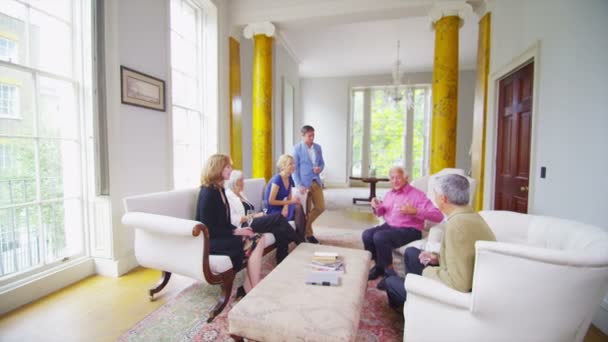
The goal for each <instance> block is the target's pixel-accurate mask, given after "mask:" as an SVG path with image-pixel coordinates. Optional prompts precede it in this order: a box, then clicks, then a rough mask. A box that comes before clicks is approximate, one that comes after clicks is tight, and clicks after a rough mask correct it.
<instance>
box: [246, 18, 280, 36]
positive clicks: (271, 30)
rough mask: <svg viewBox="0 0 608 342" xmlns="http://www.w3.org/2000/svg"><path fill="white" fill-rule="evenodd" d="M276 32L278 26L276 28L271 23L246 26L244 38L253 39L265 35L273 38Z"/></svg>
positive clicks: (265, 22) (264, 22)
mask: <svg viewBox="0 0 608 342" xmlns="http://www.w3.org/2000/svg"><path fill="white" fill-rule="evenodd" d="M276 31H277V30H276V26H274V25H273V24H272V23H271V22H269V21H263V22H259V23H252V24H249V25H247V26H245V28H244V29H243V37H245V38H247V39H251V38H253V37H254V36H257V35H259V34H264V35H266V36H267V37H273V36H274V35H275V33H276Z"/></svg>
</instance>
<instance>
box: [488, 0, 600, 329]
mask: <svg viewBox="0 0 608 342" xmlns="http://www.w3.org/2000/svg"><path fill="white" fill-rule="evenodd" d="M495 5H496V7H495V10H494V11H493V14H492V44H491V46H492V50H491V58H490V60H491V65H490V75H491V77H494V76H496V73H499V70H501V69H503V68H504V66H505V65H507V64H508V63H509V62H510V61H511V60H513V59H515V58H517V57H518V56H519V55H521V54H522V53H523V52H524V51H525V50H526V49H528V48H529V47H530V46H532V45H533V44H534V43H535V42H539V46H540V54H539V58H538V60H537V61H536V63H535V68H538V72H537V75H538V77H537V78H536V79H535V80H534V82H536V85H537V88H536V89H537V93H536V101H537V102H536V104H535V107H534V108H535V109H536V111H535V112H534V113H533V115H534V117H535V120H536V121H535V122H534V123H535V125H534V127H533V128H532V140H533V144H534V145H533V150H532V151H531V152H532V155H533V156H534V159H533V160H531V165H530V172H531V175H530V177H531V181H533V184H534V187H531V188H530V195H531V198H532V201H531V202H530V204H529V212H530V213H533V214H540V215H550V216H557V217H563V218H568V219H573V220H577V221H581V222H586V223H590V224H596V225H599V226H601V227H604V228H606V229H608V224H607V223H606V217H605V216H606V212H607V211H608V204H607V202H606V201H605V200H604V194H605V192H606V191H607V190H608V178H607V177H606V170H608V134H607V133H606V131H607V130H608V112H607V108H608V96H607V94H608V85H607V84H606V80H607V79H608V63H606V61H607V60H608V39H606V36H605V32H607V31H608V24H606V18H607V15H608V1H603V0H587V1H568V0H557V1H556V0H536V1H525V0H513V1H509V2H506V1H496V2H495ZM514 18H516V21H517V25H513V20H514ZM494 78H495V77H494ZM491 80H492V78H491ZM489 105H490V111H489V112H488V115H489V122H488V124H489V126H488V142H489V145H488V148H487V154H486V160H488V161H489V162H488V163H487V164H488V165H486V174H487V175H492V173H493V172H494V171H493V166H492V165H491V164H493V163H492V162H491V161H492V160H493V150H494V148H495V147H494V143H493V142H494V140H495V139H494V136H495V128H494V127H495V126H494V125H495V121H496V120H495V119H494V115H493V113H495V109H494V108H495V107H496V106H495V105H494V103H490V104H489ZM541 166H546V167H547V177H546V178H545V179H541V178H540V167H541ZM486 179H489V180H490V181H491V180H492V178H491V177H488V178H486ZM492 188H493V184H492V183H490V184H486V186H485V189H486V193H485V196H484V198H485V203H484V206H485V207H486V208H490V207H491V206H490V203H491V202H490V201H491V198H492V196H491V194H492V193H491V191H492ZM604 306H605V308H608V301H607V300H604ZM594 323H595V324H596V325H598V327H600V329H602V330H603V331H604V332H607V333H608V315H607V314H606V310H604V313H603V314H602V315H598V316H597V317H596V320H595V321H594Z"/></svg>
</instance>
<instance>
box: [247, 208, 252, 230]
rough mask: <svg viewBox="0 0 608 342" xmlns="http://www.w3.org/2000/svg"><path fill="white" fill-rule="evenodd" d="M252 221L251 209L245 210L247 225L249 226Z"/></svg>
mask: <svg viewBox="0 0 608 342" xmlns="http://www.w3.org/2000/svg"><path fill="white" fill-rule="evenodd" d="M252 223H253V210H247V227H251V224H252Z"/></svg>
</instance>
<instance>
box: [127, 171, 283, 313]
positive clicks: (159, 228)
mask: <svg viewBox="0 0 608 342" xmlns="http://www.w3.org/2000/svg"><path fill="white" fill-rule="evenodd" d="M264 185H265V181H264V179H263V178H256V179H246V180H245V190H244V191H245V195H246V196H247V197H248V198H249V199H250V200H251V201H252V202H253V204H254V205H255V207H256V208H261V207H262V191H263V189H264ZM198 192H199V188H198V187H197V188H192V189H185V190H174V191H166V192H158V193H152V194H145V195H138V196H131V197H127V198H125V199H124V200H123V202H124V206H125V211H126V213H125V215H124V216H123V218H122V222H123V224H125V225H126V226H129V227H133V228H134V229H135V257H136V258H137V261H138V262H139V264H140V265H141V266H144V267H148V268H153V269H158V270H161V271H163V275H162V277H161V280H160V282H159V283H158V284H157V286H156V287H154V288H152V289H150V290H149V294H150V299H151V300H153V298H154V294H155V293H157V292H159V291H161V290H162V289H163V288H164V287H165V286H166V285H167V283H168V281H169V279H170V277H171V274H172V273H177V274H180V275H183V276H187V277H190V278H194V279H197V280H199V281H201V282H204V283H207V284H211V285H217V284H219V285H221V287H222V293H221V296H220V298H219V300H218V303H217V304H216V305H215V306H214V307H213V308H212V309H211V310H210V312H209V319H208V321H209V322H210V321H211V320H213V318H215V316H217V315H218V314H219V313H220V312H221V311H222V310H223V309H224V307H225V306H226V303H227V301H228V298H229V296H230V293H231V290H232V283H233V281H234V277H235V270H234V269H233V268H232V262H231V261H230V258H229V257H228V256H223V255H209V233H208V231H207V227H206V226H205V225H204V224H202V223H201V222H198V221H194V217H195V211H196V203H197V200H198ZM264 236H265V239H264V241H265V247H266V252H268V251H270V250H271V249H272V248H273V247H274V246H273V245H274V241H275V238H274V236H273V235H272V234H270V233H266V234H264Z"/></svg>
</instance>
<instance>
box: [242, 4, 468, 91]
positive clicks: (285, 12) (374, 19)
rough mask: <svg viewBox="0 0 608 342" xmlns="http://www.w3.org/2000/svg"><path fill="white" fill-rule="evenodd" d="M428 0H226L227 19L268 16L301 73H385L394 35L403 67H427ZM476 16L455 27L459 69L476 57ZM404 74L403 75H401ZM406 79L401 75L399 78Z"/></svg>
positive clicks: (430, 42) (430, 37)
mask: <svg viewBox="0 0 608 342" xmlns="http://www.w3.org/2000/svg"><path fill="white" fill-rule="evenodd" d="M432 4H433V0H374V1H370V0H281V1H273V0H232V1H231V8H230V12H231V15H232V23H233V25H235V26H240V27H241V28H242V27H243V25H244V24H246V23H252V22H260V21H270V22H272V23H273V24H275V25H276V27H277V30H278V32H279V36H280V37H279V42H281V43H283V44H284V45H286V46H287V48H288V49H289V50H291V52H292V53H293V54H294V55H295V57H296V59H297V61H298V62H299V63H300V65H299V70H300V76H301V77H334V76H353V75H378V74H390V73H391V71H392V67H393V64H394V63H395V60H396V58H397V40H400V41H401V49H400V56H401V58H400V59H401V62H402V64H403V65H404V69H405V71H406V72H408V71H409V72H413V71H417V72H418V71H431V70H432V67H433V51H434V41H435V33H434V31H433V30H431V29H430V25H429V23H430V19H429V17H428V16H427V14H428V12H429V10H430V8H431V7H432ZM477 21H478V19H477V17H476V15H475V14H474V13H472V12H471V13H470V14H468V15H467V17H465V19H464V25H463V27H462V28H461V29H460V43H459V63H460V69H466V70H472V69H474V67H475V62H476V58H477V26H478V25H477ZM406 78H407V75H406ZM405 80H406V79H405Z"/></svg>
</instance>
